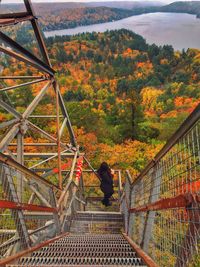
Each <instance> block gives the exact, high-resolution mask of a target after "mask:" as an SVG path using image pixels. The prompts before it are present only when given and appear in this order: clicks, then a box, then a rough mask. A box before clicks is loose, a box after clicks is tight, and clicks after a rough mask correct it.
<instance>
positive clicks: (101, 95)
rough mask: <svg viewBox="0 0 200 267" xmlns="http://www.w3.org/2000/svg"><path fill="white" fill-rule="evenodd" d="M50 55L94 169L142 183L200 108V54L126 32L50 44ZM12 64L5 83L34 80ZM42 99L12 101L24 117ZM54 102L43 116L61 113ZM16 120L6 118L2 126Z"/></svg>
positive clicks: (17, 95)
mask: <svg viewBox="0 0 200 267" xmlns="http://www.w3.org/2000/svg"><path fill="white" fill-rule="evenodd" d="M47 47H48V50H49V54H50V59H51V62H52V64H53V67H54V68H55V69H56V70H57V74H56V75H57V79H58V81H59V83H60V88H61V93H62V94H63V97H64V100H65V104H66V107H67V109H68V112H69V115H70V118H71V121H72V125H73V128H74V131H75V134H76V137H77V140H78V143H79V144H80V146H81V150H82V151H84V152H85V153H86V155H87V156H88V158H89V159H90V160H91V162H92V164H93V166H94V167H98V165H99V163H100V162H102V161H104V160H106V161H107V162H108V163H109V164H110V165H111V166H112V167H113V168H120V169H122V170H124V169H127V168H129V169H130V170H131V172H132V174H133V175H137V174H138V173H139V172H140V171H141V170H142V169H143V168H144V166H145V165H146V163H147V162H148V161H149V160H150V159H152V158H153V156H154V155H155V153H156V152H158V151H159V150H160V149H161V147H162V146H163V145H164V143H165V142H166V140H167V139H168V138H169V137H170V136H171V135H172V134H173V133H174V131H175V130H176V129H177V128H178V127H179V126H180V124H181V123H182V122H183V121H184V119H185V118H186V117H187V116H188V115H189V114H190V113H191V112H192V110H193V109H194V108H195V107H196V106H197V104H198V103H199V102H200V101H199V99H200V89H199V88H200V87H199V85H200V68H199V67H200V51H199V50H197V49H188V50H187V51H184V50H183V51H182V52H178V51H174V49H173V47H172V46H169V45H164V46H162V47H161V46H160V47H159V46H157V45H155V44H153V45H149V44H147V43H146V41H145V40H144V39H143V37H141V36H139V35H137V34H135V33H133V32H131V31H128V30H124V29H122V30H118V31H117V30H116V31H109V32H105V33H95V32H94V33H85V34H80V35H76V36H72V37H69V36H65V37H55V38H49V39H47ZM29 49H33V47H32V46H31V45H29ZM35 49H36V48H35ZM34 52H35V51H34ZM12 63H13V62H12V60H11V59H10V58H9V57H4V58H3V57H1V62H0V65H1V66H2V67H3V71H2V75H8V74H9V73H10V71H11V72H12V73H14V74H16V75H19V74H21V75H24V74H28V75H31V74H33V73H34V72H33V71H32V70H31V69H29V70H27V69H26V68H25V67H24V65H23V64H21V63H18V64H12ZM19 70H20V71H19ZM19 72H20V73H19ZM7 85H12V81H10V80H8V81H7ZM31 88H32V89H31ZM36 92H37V88H35V87H30V86H29V87H28V86H27V87H26V90H23V91H18V90H15V91H13V92H12V93H10V92H9V93H8V94H10V98H11V100H12V102H13V103H15V105H16V104H17V105H18V107H17V108H18V110H23V108H24V106H25V105H26V103H28V102H30V99H32V98H33V95H35V93H36ZM52 101H53V100H52V98H51V97H48V98H47V99H46V101H45V102H44V103H42V105H43V106H41V107H40V108H41V110H42V109H43V111H48V112H51V111H52V113H53V112H54V111H53V110H52ZM8 116H9V114H3V113H1V117H0V121H1V122H2V121H4V120H5V119H7V117H8ZM40 123H41V122H40ZM43 124H44V125H41V127H44V128H45V127H46V128H48V129H49V128H50V129H51V127H52V129H53V127H54V126H53V124H51V123H49V124H46V123H45V122H43ZM28 141H30V140H28ZM113 152H115V153H113Z"/></svg>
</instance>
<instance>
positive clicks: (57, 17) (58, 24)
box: [0, 1, 161, 31]
mask: <svg viewBox="0 0 200 267" xmlns="http://www.w3.org/2000/svg"><path fill="white" fill-rule="evenodd" d="M155 5H156V6H160V5H161V3H160V2H156V1H141V2H137V1H136V2H134V1H133V2H130V1H123V2H122V1H121V2H120V1H119V2H114V1H113V2H89V3H78V2H77V3H73V2H67V3H48V4H47V3H33V6H34V9H35V12H36V14H38V17H39V18H40V22H41V26H42V28H43V30H45V31H48V30H59V29H67V28H74V27H76V26H80V25H90V24H95V23H102V22H109V21H112V20H119V19H122V18H126V17H129V16H132V15H133V14H134V12H133V9H138V8H144V7H148V6H155ZM24 10H25V9H24V5H22V4H2V5H1V9H0V13H10V12H14V11H15V12H16V11H17V12H19V11H24Z"/></svg>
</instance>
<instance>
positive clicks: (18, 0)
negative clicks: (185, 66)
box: [0, 0, 200, 3]
mask: <svg viewBox="0 0 200 267" xmlns="http://www.w3.org/2000/svg"><path fill="white" fill-rule="evenodd" d="M1 1H2V2H3V3H21V2H22V0H0V2H1ZM110 1H113V2H115V1H123V0H32V2H54V3H55V2H110ZM125 1H126V0H125ZM127 1H130V0H127ZM135 1H138V2H139V1H140V0H133V2H135ZM142 1H152V0H142ZM154 1H155V2H156V0H154ZM157 1H158V2H164V3H172V2H177V1H188V0H157ZM196 1H200V0H196Z"/></svg>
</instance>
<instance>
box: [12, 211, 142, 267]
mask: <svg viewBox="0 0 200 267" xmlns="http://www.w3.org/2000/svg"><path fill="white" fill-rule="evenodd" d="M102 224H103V225H102ZM114 226H115V227H114ZM122 226H123V218H122V215H121V214H120V213H112V212H110V213H109V212H108V213H106V212H104V213H99V212H97V213H95V212H79V213H77V214H76V216H75V218H74V220H73V221H72V226H71V228H70V233H69V234H68V235H66V236H64V237H61V238H60V239H59V240H57V241H55V242H54V243H52V244H49V245H48V246H45V247H43V248H41V249H40V250H37V251H34V252H33V253H31V254H30V255H29V256H25V257H22V258H21V259H20V260H19V261H18V263H17V264H15V265H7V266H8V267H11V266H12V267H14V266H16V267H20V266H29V267H32V266H41V267H42V266H51V267H53V266H88V265H89V266H99V267H100V266H146V265H144V263H143V260H142V259H141V258H140V257H139V256H138V255H137V253H136V252H135V251H134V250H133V248H132V247H131V245H130V244H129V242H128V241H127V240H126V239H125V237H124V236H123V235H122V234H121V227H122Z"/></svg>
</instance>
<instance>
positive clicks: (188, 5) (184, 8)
mask: <svg viewBox="0 0 200 267" xmlns="http://www.w3.org/2000/svg"><path fill="white" fill-rule="evenodd" d="M160 10H161V11H162V12H176V13H189V14H195V15H197V17H198V18H200V2H199V1H190V2H174V3H172V4H169V5H167V6H164V7H161V8H160Z"/></svg>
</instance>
